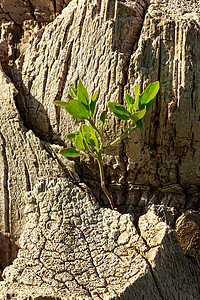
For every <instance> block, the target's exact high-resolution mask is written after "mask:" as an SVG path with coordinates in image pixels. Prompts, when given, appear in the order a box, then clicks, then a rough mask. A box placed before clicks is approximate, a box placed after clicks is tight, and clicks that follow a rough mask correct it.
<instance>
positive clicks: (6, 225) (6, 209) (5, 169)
mask: <svg viewBox="0 0 200 300" xmlns="http://www.w3.org/2000/svg"><path fill="white" fill-rule="evenodd" d="M0 140H1V145H2V150H1V155H2V158H3V164H4V165H3V194H4V197H3V198H4V230H5V233H10V222H9V209H10V206H9V189H8V160H7V155H6V141H5V138H4V136H3V134H2V133H1V132H0Z"/></svg>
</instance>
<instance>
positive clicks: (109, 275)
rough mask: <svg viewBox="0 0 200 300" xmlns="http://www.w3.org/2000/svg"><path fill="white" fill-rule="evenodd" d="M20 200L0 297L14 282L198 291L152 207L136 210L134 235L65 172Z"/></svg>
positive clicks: (149, 292)
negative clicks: (18, 227) (16, 246)
mask: <svg viewBox="0 0 200 300" xmlns="http://www.w3.org/2000/svg"><path fill="white" fill-rule="evenodd" d="M26 204H27V206H26V209H25V212H26V215H27V223H26V227H25V231H24V232H23V234H22V236H21V238H20V250H19V251H18V255H17V258H16V259H15V260H14V261H13V263H12V265H10V266H9V267H7V268H6V269H5V270H4V273H3V277H4V280H5V282H6V284H5V283H3V289H2V292H0V297H3V296H5V293H7V294H8V293H11V292H10V291H12V289H13V288H12V283H18V284H19V287H20V285H22V284H23V285H24V286H25V287H26V286H30V292H31V290H32V287H35V286H39V287H40V288H42V289H43V290H44V289H45V288H46V291H48V290H49V288H50V291H51V293H52V290H53V291H54V293H55V294H56V296H57V297H59V298H61V299H117V297H120V299H137V300H140V299H148V298H151V299H156V300H159V299H162V300H163V299H166V300H167V299H172V298H173V297H174V298H175V299H191V300H192V299H199V297H200V294H199V291H198V287H197V284H196V281H195V277H194V276H193V275H192V273H191V272H190V269H189V265H188V262H187V259H186V257H185V255H184V253H183V251H182V249H181V247H180V244H179V242H178V238H177V235H176V233H175V231H173V230H171V229H170V228H169V227H168V226H167V225H166V224H165V223H164V222H162V220H161V218H159V217H158V216H157V210H158V211H159V208H156V207H152V209H151V210H149V211H148V212H147V214H145V215H143V216H142V217H140V220H139V230H140V234H141V235H139V234H138V231H137V230H136V228H135V226H134V224H133V221H134V220H133V218H132V217H131V215H128V214H125V215H121V214H120V213H119V212H115V211H111V210H110V209H105V208H99V205H98V204H97V203H96V201H95V199H94V198H92V197H91V196H89V195H88V193H86V192H85V191H84V189H83V188H79V187H77V186H75V185H74V184H73V183H71V182H69V181H68V180H64V179H48V180H44V181H41V182H40V184H38V185H36V186H35V187H34V188H33V190H32V191H31V192H28V193H27V194H26ZM175 278H176V279H177V280H175ZM144 286H145V289H144ZM16 287H17V286H16V285H15V288H16ZM19 287H18V288H19ZM22 292H23V291H20V293H21V294H22V295H23V293H22ZM15 293H16V295H17V289H16V290H15ZM22 299H24V298H22Z"/></svg>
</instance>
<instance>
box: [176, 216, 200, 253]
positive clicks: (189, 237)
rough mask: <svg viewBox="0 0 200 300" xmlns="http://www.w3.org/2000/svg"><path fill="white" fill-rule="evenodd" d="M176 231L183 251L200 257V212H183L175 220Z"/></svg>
mask: <svg viewBox="0 0 200 300" xmlns="http://www.w3.org/2000/svg"><path fill="white" fill-rule="evenodd" d="M176 231H177V233H178V236H179V240H180V243H181V246H182V248H183V249H184V251H185V253H186V254H187V255H189V256H192V257H196V258H200V212H197V211H196V212H195V211H187V212H186V213H185V214H183V215H182V216H181V217H180V218H178V220H177V222H176Z"/></svg>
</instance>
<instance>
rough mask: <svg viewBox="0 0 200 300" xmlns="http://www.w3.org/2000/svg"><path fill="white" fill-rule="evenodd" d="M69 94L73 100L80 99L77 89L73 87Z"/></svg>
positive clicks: (70, 88)
mask: <svg viewBox="0 0 200 300" xmlns="http://www.w3.org/2000/svg"><path fill="white" fill-rule="evenodd" d="M69 94H70V96H71V97H72V98H73V99H75V100H77V99H78V98H77V89H75V88H74V87H73V86H70V87H69Z"/></svg>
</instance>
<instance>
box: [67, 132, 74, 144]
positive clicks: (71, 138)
mask: <svg viewBox="0 0 200 300" xmlns="http://www.w3.org/2000/svg"><path fill="white" fill-rule="evenodd" d="M67 139H68V140H69V141H71V142H73V141H74V139H75V133H69V134H68V135H67Z"/></svg>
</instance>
